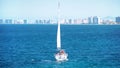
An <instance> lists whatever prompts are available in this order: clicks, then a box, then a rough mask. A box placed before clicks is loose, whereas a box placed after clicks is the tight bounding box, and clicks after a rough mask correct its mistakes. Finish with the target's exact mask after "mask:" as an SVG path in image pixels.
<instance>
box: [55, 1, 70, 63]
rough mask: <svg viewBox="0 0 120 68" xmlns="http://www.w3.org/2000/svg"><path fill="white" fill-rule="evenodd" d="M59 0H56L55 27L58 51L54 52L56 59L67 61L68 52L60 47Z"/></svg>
mask: <svg viewBox="0 0 120 68" xmlns="http://www.w3.org/2000/svg"><path fill="white" fill-rule="evenodd" d="M60 34H61V33H60V1H59V2H58V28H57V50H58V52H57V53H56V54H55V59H56V61H60V62H62V61H67V60H68V58H67V57H68V54H67V53H66V52H65V50H63V49H61V35H60Z"/></svg>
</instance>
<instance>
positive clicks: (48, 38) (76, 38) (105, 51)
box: [0, 25, 120, 68]
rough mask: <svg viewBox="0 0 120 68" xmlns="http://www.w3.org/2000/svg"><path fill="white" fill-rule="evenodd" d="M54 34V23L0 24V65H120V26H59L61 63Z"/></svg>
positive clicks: (7, 67) (24, 67) (72, 67)
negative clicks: (63, 55) (63, 58)
mask: <svg viewBox="0 0 120 68" xmlns="http://www.w3.org/2000/svg"><path fill="white" fill-rule="evenodd" d="M56 33H57V25H0V68H120V25H62V26H61V38H62V41H61V42H62V48H63V49H65V50H66V52H67V53H68V54H69V56H68V59H69V60H68V61H67V62H62V63H59V62H56V60H55V58H54V54H55V53H56Z"/></svg>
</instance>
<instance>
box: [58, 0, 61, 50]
mask: <svg viewBox="0 0 120 68" xmlns="http://www.w3.org/2000/svg"><path fill="white" fill-rule="evenodd" d="M57 49H58V50H60V49H61V35H60V1H58V30H57Z"/></svg>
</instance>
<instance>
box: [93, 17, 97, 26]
mask: <svg viewBox="0 0 120 68" xmlns="http://www.w3.org/2000/svg"><path fill="white" fill-rule="evenodd" d="M93 24H98V17H97V16H94V17H93Z"/></svg>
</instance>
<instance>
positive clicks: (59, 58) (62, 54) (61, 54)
mask: <svg viewBox="0 0 120 68" xmlns="http://www.w3.org/2000/svg"><path fill="white" fill-rule="evenodd" d="M61 51H63V50H61ZM61 51H60V52H58V53H57V54H55V59H56V60H57V61H58V62H61V61H67V60H68V58H67V57H68V54H67V53H65V51H63V52H61Z"/></svg>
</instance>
